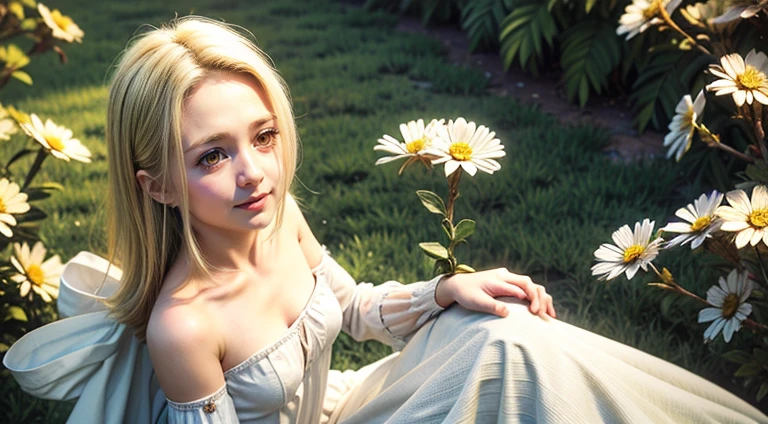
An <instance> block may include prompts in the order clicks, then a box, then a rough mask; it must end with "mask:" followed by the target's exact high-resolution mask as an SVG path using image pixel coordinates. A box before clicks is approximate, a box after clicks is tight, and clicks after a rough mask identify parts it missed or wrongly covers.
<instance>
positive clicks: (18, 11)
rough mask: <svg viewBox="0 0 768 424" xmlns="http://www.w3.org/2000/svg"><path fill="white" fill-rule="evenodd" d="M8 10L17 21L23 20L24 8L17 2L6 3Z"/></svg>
mask: <svg viewBox="0 0 768 424" xmlns="http://www.w3.org/2000/svg"><path fill="white" fill-rule="evenodd" d="M8 10H10V11H11V13H13V14H14V15H16V17H17V18H19V20H22V19H24V6H23V5H22V4H21V3H20V2H17V1H12V2H9V3H8Z"/></svg>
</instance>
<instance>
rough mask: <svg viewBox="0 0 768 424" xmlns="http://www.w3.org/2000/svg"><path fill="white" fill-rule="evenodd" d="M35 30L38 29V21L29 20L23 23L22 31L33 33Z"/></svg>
mask: <svg viewBox="0 0 768 424" xmlns="http://www.w3.org/2000/svg"><path fill="white" fill-rule="evenodd" d="M35 28H37V19H35V18H27V19H24V20H23V21H21V29H23V30H24V31H33V30H34V29H35Z"/></svg>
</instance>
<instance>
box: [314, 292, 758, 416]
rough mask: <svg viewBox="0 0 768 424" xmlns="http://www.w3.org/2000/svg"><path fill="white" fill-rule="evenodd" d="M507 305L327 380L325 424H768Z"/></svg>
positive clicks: (717, 395)
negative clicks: (499, 312)
mask: <svg viewBox="0 0 768 424" xmlns="http://www.w3.org/2000/svg"><path fill="white" fill-rule="evenodd" d="M503 300H504V301H505V302H507V303H508V304H509V310H510V314H509V316H508V317H506V318H498V317H495V316H491V315H484V314H478V313H474V312H470V311H467V310H465V309H463V308H461V307H459V306H453V307H451V308H449V309H448V310H446V311H445V312H443V313H442V314H440V315H439V316H438V317H437V318H436V319H434V320H432V321H430V322H428V323H427V324H426V325H425V326H423V327H422V328H421V329H420V330H419V331H418V332H417V333H416V334H415V335H414V336H413V338H412V339H411V340H410V341H409V342H408V344H407V345H406V346H405V348H404V349H403V350H402V351H401V352H399V353H395V354H393V355H391V356H388V357H387V358H384V359H382V360H380V361H378V362H376V363H374V364H371V365H368V366H366V367H364V368H362V369H361V370H360V371H358V372H357V373H355V372H351V371H346V372H344V373H340V372H336V373H334V372H332V373H331V375H330V378H329V380H330V382H329V390H328V394H327V395H326V402H327V403H329V405H328V406H327V407H326V409H327V410H330V411H332V412H330V414H329V415H330V417H329V418H328V420H327V421H326V422H330V423H336V422H341V423H344V424H357V423H384V422H386V423H442V422H447V423H475V422H476V423H569V424H571V423H575V424H579V423H602V422H605V423H767V422H768V417H766V416H765V415H764V414H763V413H761V412H760V411H758V410H757V409H756V408H754V407H752V406H751V405H749V404H747V403H746V402H744V401H743V400H741V399H740V398H738V397H737V396H735V395H733V394H731V393H729V392H728V391H726V390H724V389H722V388H720V387H718V386H717V385H715V384H713V383H711V382H709V381H707V380H705V379H703V378H701V377H698V376H696V375H695V374H693V373H690V372H688V371H686V370H684V369H682V368H680V367H678V366H676V365H673V364H671V363H669V362H666V361H663V360H661V359H659V358H656V357H654V356H651V355H648V354H646V353H644V352H642V351H639V350H636V349H634V348H631V347H629V346H626V345H623V344H620V343H618V342H615V341H613V340H610V339H607V338H604V337H601V336H598V335H596V334H593V333H590V332H588V331H585V330H582V329H580V328H577V327H574V326H572V325H569V324H566V323H564V322H561V321H558V320H555V319H550V320H547V321H545V320H543V319H541V318H539V317H537V316H535V315H532V314H531V313H530V312H529V311H528V307H527V303H525V302H522V301H519V300H517V299H503Z"/></svg>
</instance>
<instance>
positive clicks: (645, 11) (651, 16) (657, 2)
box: [616, 0, 682, 40]
mask: <svg viewBox="0 0 768 424" xmlns="http://www.w3.org/2000/svg"><path fill="white" fill-rule="evenodd" d="M681 1H682V0H672V1H670V0H632V4H630V5H629V6H627V7H626V8H625V9H624V14H623V15H621V18H619V23H620V24H621V25H619V27H618V28H616V35H622V34H627V40H629V39H630V38H632V37H634V36H636V35H637V34H639V33H641V32H643V31H645V30H646V29H648V28H649V27H651V26H653V25H658V24H660V23H662V22H663V20H662V19H661V17H660V16H661V12H660V9H661V8H662V7H663V8H665V9H666V11H667V13H669V14H670V15H671V14H672V12H674V11H675V9H677V6H679V5H680V2H681Z"/></svg>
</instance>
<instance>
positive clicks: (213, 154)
mask: <svg viewBox="0 0 768 424" xmlns="http://www.w3.org/2000/svg"><path fill="white" fill-rule="evenodd" d="M222 156H223V155H222V153H221V152H220V151H218V150H211V151H210V152H208V153H206V154H204V155H203V156H202V157H201V158H200V160H199V161H198V163H199V164H200V165H203V166H205V167H211V166H215V165H217V164H218V163H219V162H221V159H222Z"/></svg>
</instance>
